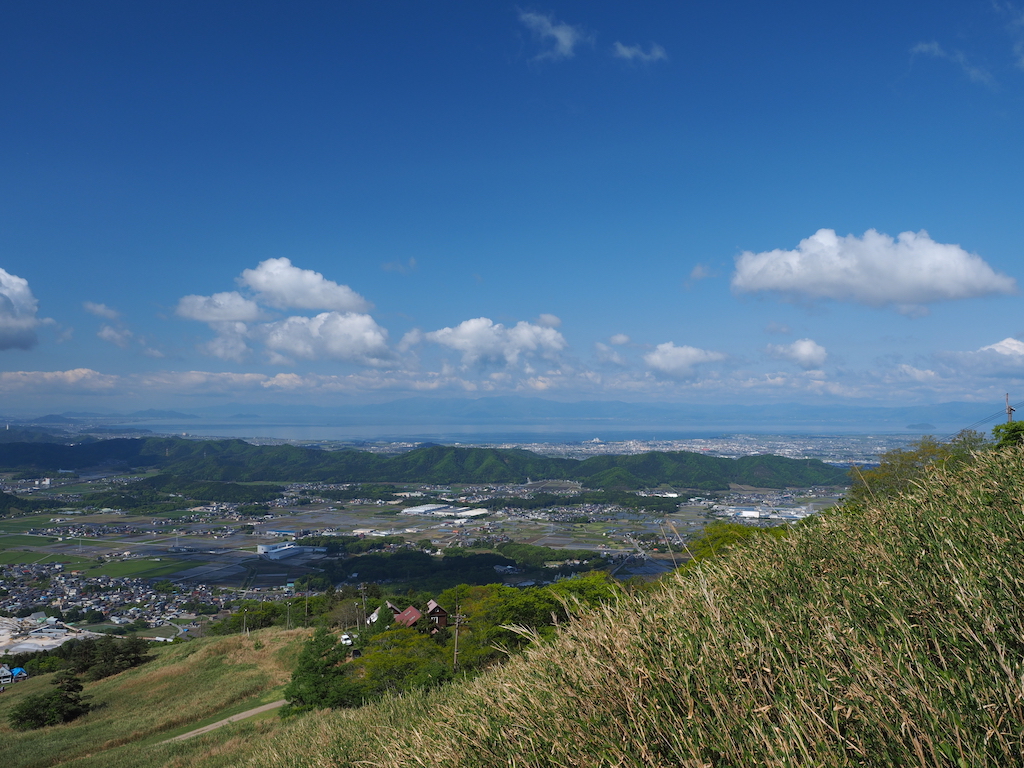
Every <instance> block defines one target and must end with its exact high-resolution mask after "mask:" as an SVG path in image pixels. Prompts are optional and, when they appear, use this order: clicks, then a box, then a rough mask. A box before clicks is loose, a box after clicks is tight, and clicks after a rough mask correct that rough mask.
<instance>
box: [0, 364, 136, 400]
mask: <svg viewBox="0 0 1024 768" xmlns="http://www.w3.org/2000/svg"><path fill="white" fill-rule="evenodd" d="M120 383H121V380H120V378H119V377H117V376H113V375H110V374H104V373H100V372H99V371H94V370H92V369H91V368H75V369H73V370H70V371H4V372H2V373H0V392H17V391H26V390H27V391H29V392H31V393H33V394H34V393H38V392H41V391H49V390H56V391H61V392H64V391H68V390H70V391H81V390H84V391H109V390H113V389H114V388H115V387H117V386H118V385H119V384H120Z"/></svg>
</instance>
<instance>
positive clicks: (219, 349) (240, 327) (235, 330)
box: [199, 322, 251, 363]
mask: <svg viewBox="0 0 1024 768" xmlns="http://www.w3.org/2000/svg"><path fill="white" fill-rule="evenodd" d="M210 327H211V328H213V329H214V330H215V331H216V332H217V335H216V337H214V338H213V339H212V340H210V341H208V342H206V343H205V344H202V345H200V347H199V351H200V352H203V353H204V354H207V355H211V356H212V357H219V358H220V359H221V360H233V361H234V362H236V363H240V362H242V361H243V360H245V358H247V357H248V356H249V352H250V351H251V350H250V349H249V344H248V342H247V341H246V337H247V336H248V334H249V326H247V325H246V324H245V323H241V322H221V323H211V324H210Z"/></svg>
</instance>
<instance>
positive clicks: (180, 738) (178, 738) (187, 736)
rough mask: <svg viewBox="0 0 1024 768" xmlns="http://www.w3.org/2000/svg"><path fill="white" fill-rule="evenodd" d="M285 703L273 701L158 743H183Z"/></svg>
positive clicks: (285, 702) (282, 700)
mask: <svg viewBox="0 0 1024 768" xmlns="http://www.w3.org/2000/svg"><path fill="white" fill-rule="evenodd" d="M287 703H288V702H287V701H285V700H284V699H281V700H280V701H274V702H271V703H270V704H264V705H263V706H262V707H256V708H255V709H248V710H246V711H245V712H239V713H238V714H237V715H232V716H231V717H226V718H224V719H223V720H218V721H217V722H216V723H211V724H210V725H204V726H203V727H202V728H196V729H195V730H194V731H189V732H188V733H183V734H181V735H180V736H174V737H172V738H170V739H166V740H165V741H162V742H160V743H161V744H166V743H167V742H168V741H183V740H185V739H191V738H192V737H193V736H200V735H202V734H204V733H209V732H210V731H212V730H214V729H215V728H220V727H221V726H222V725H227V724H228V723H237V722H238V721H239V720H245V718H247V717H252V716H253V715H258V714H259V713H260V712H269V711H270V710H272V709H277V708H278V707H283V706H284V705H285V704H287Z"/></svg>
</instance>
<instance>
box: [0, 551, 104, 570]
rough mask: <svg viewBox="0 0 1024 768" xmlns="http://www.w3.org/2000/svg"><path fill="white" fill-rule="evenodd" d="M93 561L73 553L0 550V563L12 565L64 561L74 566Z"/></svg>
mask: <svg viewBox="0 0 1024 768" xmlns="http://www.w3.org/2000/svg"><path fill="white" fill-rule="evenodd" d="M95 562H96V561H95V560H90V559H88V558H84V557H77V556H74V555H59V554H49V555H44V554H42V553H41V552H23V551H16V550H10V549H8V550H2V551H0V565H13V564H15V563H66V564H68V565H71V566H75V565H81V564H83V563H95Z"/></svg>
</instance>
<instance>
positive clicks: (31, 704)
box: [7, 672, 90, 731]
mask: <svg viewBox="0 0 1024 768" xmlns="http://www.w3.org/2000/svg"><path fill="white" fill-rule="evenodd" d="M50 682H51V683H52V684H53V690H52V691H47V692H46V693H36V694H33V695H31V696H26V697H25V698H24V699H22V700H21V701H19V702H18V703H17V704H15V705H14V706H13V707H11V710H10V712H9V713H8V715H7V722H8V723H10V725H11V727H12V728H14V729H15V730H18V731H29V730H33V729H35V728H43V727H44V726H47V725H60V724H61V723H69V722H71V721H72V720H74V719H76V718H78V717H81V716H82V715H84V714H85V713H86V712H88V711H89V709H90V705H89V704H88V702H87V699H88V697H87V696H83V695H82V683H81V682H80V681H79V679H78V678H77V677H75V676H74V674H72V673H71V672H59V673H58V674H56V675H54V678H53V680H51V681H50Z"/></svg>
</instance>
